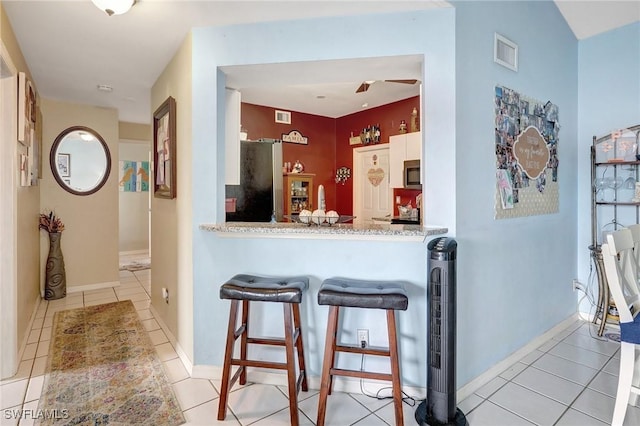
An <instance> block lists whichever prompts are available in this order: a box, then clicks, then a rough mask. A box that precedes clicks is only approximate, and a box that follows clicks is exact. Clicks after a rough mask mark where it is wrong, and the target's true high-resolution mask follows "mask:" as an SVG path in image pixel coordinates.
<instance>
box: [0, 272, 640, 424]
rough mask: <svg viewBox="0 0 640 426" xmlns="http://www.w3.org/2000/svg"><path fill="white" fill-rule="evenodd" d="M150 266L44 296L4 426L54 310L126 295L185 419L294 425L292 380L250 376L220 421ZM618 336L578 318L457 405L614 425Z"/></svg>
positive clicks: (41, 349) (32, 404)
mask: <svg viewBox="0 0 640 426" xmlns="http://www.w3.org/2000/svg"><path fill="white" fill-rule="evenodd" d="M150 280H151V275H150V271H149V270H143V271H138V272H127V271H123V272H121V273H120V281H121V285H120V287H116V288H109V289H106V290H95V291H87V292H83V293H77V294H73V293H72V294H69V295H67V297H66V298H64V299H61V300H56V301H50V302H43V303H42V304H41V305H40V307H39V308H38V310H37V314H36V319H35V322H34V324H33V327H32V330H31V333H30V334H29V337H28V344H27V347H26V350H25V352H24V355H23V357H22V361H21V362H20V365H19V369H18V373H17V374H16V375H15V376H14V377H12V378H10V379H6V380H2V381H0V391H1V393H0V409H1V411H0V412H1V413H2V414H1V415H0V424H1V425H13V426H15V425H18V424H19V425H20V426H26V425H31V424H33V419H30V418H24V419H17V418H15V416H14V414H15V413H17V412H18V411H17V410H20V409H25V410H33V412H35V410H36V409H37V406H38V399H39V397H40V393H41V390H42V385H43V382H44V372H45V365H46V360H47V351H48V347H49V342H50V340H51V327H52V324H53V315H54V313H55V312H57V311H60V310H65V309H73V308H77V307H82V306H90V305H96V304H100V303H108V302H113V301H118V300H126V299H130V300H132V301H133V303H134V305H135V306H136V309H137V310H138V313H139V314H140V317H141V319H142V321H143V323H144V325H145V327H146V328H147V330H148V331H149V336H150V338H151V340H152V342H153V343H154V344H155V345H156V350H157V351H158V354H159V355H160V358H161V360H162V361H163V363H164V367H165V370H166V372H167V376H168V378H169V380H170V382H171V383H172V386H173V390H174V392H175V394H176V397H177V398H178V401H179V403H180V406H181V407H182V409H183V412H184V416H185V418H186V420H187V424H188V425H202V426H205V425H215V424H219V423H224V424H231V425H243V426H244V425H250V424H251V425H256V426H272V425H288V424H289V423H290V422H289V411H288V403H287V392H286V388H283V387H281V386H272V385H262V384H248V385H246V386H242V387H239V386H237V385H236V386H235V387H234V390H233V391H232V393H231V395H230V397H229V410H228V412H227V419H226V421H224V422H218V421H217V420H216V413H217V408H218V391H219V389H220V381H219V380H205V379H196V378H192V377H189V374H188V372H187V370H186V369H185V368H184V366H183V365H182V363H181V361H180V359H179V358H178V355H177V354H176V352H175V350H174V348H173V347H172V345H171V343H170V342H169V340H168V339H167V336H166V335H165V333H164V332H163V331H162V329H161V328H160V326H159V324H158V322H157V321H156V320H155V318H154V317H153V314H152V313H151V311H150V310H149V304H150V300H149V292H150V286H151V283H150ZM618 349H619V344H617V343H614V342H610V341H606V340H605V339H603V338H598V337H597V336H596V334H595V329H594V327H593V326H592V325H590V324H589V323H586V322H581V321H576V322H575V323H574V324H572V325H571V326H569V327H568V328H567V329H566V330H565V331H563V332H561V333H560V334H558V335H557V336H555V337H554V338H553V339H551V340H549V341H548V342H546V343H544V344H543V345H542V346H540V347H539V348H537V349H536V350H534V351H532V352H531V353H529V354H528V355H526V356H525V357H524V358H522V359H521V360H520V361H519V362H516V363H515V364H514V365H512V366H511V367H509V368H508V369H506V370H505V371H503V372H502V373H501V374H499V375H498V377H495V378H494V379H493V380H491V381H490V382H489V383H488V384H486V385H485V386H483V387H482V388H480V389H478V391H477V392H475V393H474V394H473V395H471V396H469V397H468V398H466V399H465V400H464V401H461V402H460V403H459V404H458V407H459V408H460V409H461V410H462V411H463V412H464V413H465V414H466V415H467V419H468V421H469V423H470V424H471V425H473V426H481V425H490V426H501V425H504V426H511V425H532V424H538V425H558V426H566V425H576V426H584V425H606V424H610V421H611V415H612V413H613V404H614V398H615V393H616V386H617V374H618V366H619V351H618ZM317 406H318V392H317V391H313V390H310V391H309V392H301V393H300V396H299V409H300V423H301V424H302V425H313V424H314V422H315V419H316V414H317ZM415 408H416V407H415V406H410V405H408V404H404V417H405V424H407V425H411V424H416V423H415V420H414V412H415ZM327 412H328V414H327V425H360V426H377V425H381V426H384V425H393V424H394V414H393V404H392V403H391V401H390V400H377V399H373V398H369V397H367V396H364V395H361V394H346V393H340V392H334V393H333V394H332V395H331V396H330V397H329V400H328V410H327ZM625 425H640V408H636V407H629V410H628V411H627V417H626V421H625Z"/></svg>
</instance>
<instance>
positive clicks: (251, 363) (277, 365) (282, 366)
mask: <svg viewBox="0 0 640 426" xmlns="http://www.w3.org/2000/svg"><path fill="white" fill-rule="evenodd" d="M231 365H240V366H245V367H262V368H273V369H275V370H286V369H287V363H286V362H274V361H256V360H252V359H235V358H234V359H232V360H231Z"/></svg>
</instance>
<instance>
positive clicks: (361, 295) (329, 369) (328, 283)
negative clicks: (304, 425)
mask: <svg viewBox="0 0 640 426" xmlns="http://www.w3.org/2000/svg"><path fill="white" fill-rule="evenodd" d="M318 304H320V305H329V306H330V307H329V321H328V324H327V338H326V340H325V345H324V360H323V362H322V380H321V384H320V401H319V403H318V419H317V425H318V426H323V425H324V422H325V416H326V409H327V396H328V395H330V394H331V385H332V384H333V376H349V377H359V378H364V379H377V380H390V381H391V384H392V395H393V403H394V408H395V419H396V425H397V426H402V425H404V421H403V416H402V389H401V387H400V363H399V359H398V339H397V335H396V318H395V311H396V310H402V311H404V310H406V309H407V306H408V304H409V299H408V298H407V293H406V291H405V290H404V287H403V285H402V284H400V283H399V282H396V281H371V280H354V279H349V278H330V279H327V280H325V281H324V282H323V283H322V286H321V287H320V291H319V292H318ZM340 307H353V308H365V309H384V310H386V311H387V331H388V334H389V348H388V349H387V348H376V349H373V348H360V347H357V346H345V345H339V344H337V343H336V340H337V332H338V316H339V312H340ZM336 352H350V353H356V354H365V355H377V356H386V357H389V360H390V362H391V374H385V373H375V372H368V371H360V370H345V369H340V368H335V367H334V365H335V356H336Z"/></svg>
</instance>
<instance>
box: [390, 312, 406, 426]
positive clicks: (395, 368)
mask: <svg viewBox="0 0 640 426" xmlns="http://www.w3.org/2000/svg"><path fill="white" fill-rule="evenodd" d="M387 330H388V331H389V354H390V358H391V384H392V392H393V406H394V408H395V415H396V425H397V426H404V419H403V416H402V387H401V386H402V385H401V384H400V361H399V359H398V337H397V334H396V333H397V330H396V316H395V311H394V310H393V309H387Z"/></svg>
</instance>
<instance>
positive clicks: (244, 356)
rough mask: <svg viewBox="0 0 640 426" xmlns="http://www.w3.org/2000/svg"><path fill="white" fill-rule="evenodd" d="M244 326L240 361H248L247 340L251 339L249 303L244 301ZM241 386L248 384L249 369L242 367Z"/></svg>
mask: <svg viewBox="0 0 640 426" xmlns="http://www.w3.org/2000/svg"><path fill="white" fill-rule="evenodd" d="M242 325H243V326H244V332H243V333H242V336H241V337H240V359H241V360H243V361H246V360H247V338H248V337H249V301H248V300H243V301H242ZM240 384H241V385H246V384H247V368H246V367H242V373H240Z"/></svg>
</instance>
